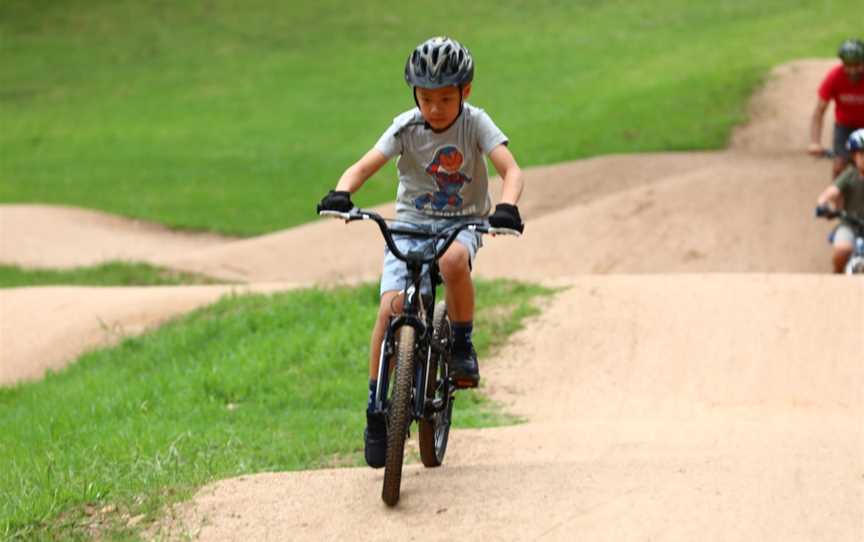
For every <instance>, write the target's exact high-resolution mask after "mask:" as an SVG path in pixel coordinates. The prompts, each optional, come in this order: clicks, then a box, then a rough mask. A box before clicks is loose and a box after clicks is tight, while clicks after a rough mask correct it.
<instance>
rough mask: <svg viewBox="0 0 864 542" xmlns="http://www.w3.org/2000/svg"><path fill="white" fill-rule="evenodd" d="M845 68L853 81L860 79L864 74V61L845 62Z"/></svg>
mask: <svg viewBox="0 0 864 542" xmlns="http://www.w3.org/2000/svg"><path fill="white" fill-rule="evenodd" d="M843 70H844V71H845V72H846V75H847V76H849V79H851V80H852V81H858V80H859V79H861V77H862V76H864V62H858V63H857V64H843Z"/></svg>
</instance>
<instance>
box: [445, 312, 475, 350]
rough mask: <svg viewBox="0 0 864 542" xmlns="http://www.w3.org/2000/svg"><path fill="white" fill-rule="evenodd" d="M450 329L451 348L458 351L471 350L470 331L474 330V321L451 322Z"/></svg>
mask: <svg viewBox="0 0 864 542" xmlns="http://www.w3.org/2000/svg"><path fill="white" fill-rule="evenodd" d="M450 329H451V330H452V331H453V350H456V351H459V352H468V351H469V350H471V347H472V344H471V332H472V331H473V330H474V321H473V320H469V321H467V322H451V324H450Z"/></svg>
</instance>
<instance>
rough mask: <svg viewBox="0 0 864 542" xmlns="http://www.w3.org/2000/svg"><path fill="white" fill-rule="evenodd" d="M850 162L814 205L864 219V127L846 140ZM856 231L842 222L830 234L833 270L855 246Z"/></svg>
mask: <svg viewBox="0 0 864 542" xmlns="http://www.w3.org/2000/svg"><path fill="white" fill-rule="evenodd" d="M846 150H848V151H849V153H850V155H851V157H852V162H853V165H850V166H849V167H847V168H846V169H845V170H844V171H843V173H841V174H840V176H839V177H837V179H835V180H834V182H833V183H832V184H830V185H829V186H828V187H827V188H826V189H825V190H824V191H823V192H822V193H821V194H820V195H819V198H818V199H817V201H816V205H817V207H827V208H828V209H830V210H832V211H835V210H840V209H844V210H845V211H846V212H847V213H849V214H851V215H853V216H855V217H856V218H859V219H861V220H864V128H861V129H858V130H855V131H854V132H852V135H850V136H849V139H848V141H847V142H846ZM854 243H855V231H854V230H853V229H852V227H851V226H850V225H849V224H846V223H843V222H841V223H840V225H839V226H837V229H836V230H834V233H833V234H832V244H833V245H834V252H833V255H832V258H831V259H832V263H833V264H834V272H835V273H842V272H843V268H844V267H845V266H846V262H847V261H848V260H849V257H850V256H851V255H852V251H853V250H854V249H855V244H854Z"/></svg>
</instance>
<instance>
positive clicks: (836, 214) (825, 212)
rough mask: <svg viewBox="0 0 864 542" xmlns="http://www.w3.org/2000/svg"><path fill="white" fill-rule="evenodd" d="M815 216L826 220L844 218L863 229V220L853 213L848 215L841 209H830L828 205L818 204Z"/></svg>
mask: <svg viewBox="0 0 864 542" xmlns="http://www.w3.org/2000/svg"><path fill="white" fill-rule="evenodd" d="M816 216H817V217H819V218H825V219H828V220H830V219H832V218H839V219H840V220H845V221H846V222H849V223H850V224H853V225H855V226H856V227H857V228H859V229H861V230H862V231H864V220H861V219H859V218H857V217H856V216H854V215H850V214H849V213H847V212H846V211H844V210H843V209H839V210H836V209H831V208H830V207H825V206H821V205H820V206H818V207H816Z"/></svg>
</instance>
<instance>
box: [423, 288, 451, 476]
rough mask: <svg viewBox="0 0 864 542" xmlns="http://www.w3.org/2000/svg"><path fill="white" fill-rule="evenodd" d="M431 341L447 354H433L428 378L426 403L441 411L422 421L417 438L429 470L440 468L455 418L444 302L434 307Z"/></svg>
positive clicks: (447, 322)
mask: <svg viewBox="0 0 864 542" xmlns="http://www.w3.org/2000/svg"><path fill="white" fill-rule="evenodd" d="M432 329H433V335H432V341H433V342H434V343H436V344H441V343H443V345H444V346H445V348H444V351H443V352H441V353H436V352H434V351H433V353H432V359H431V360H430V363H429V370H428V372H427V374H426V400H427V404H428V403H429V402H438V403H439V405H440V407H439V408H440V409H441V410H439V411H438V412H435V413H434V414H432V415H431V416H428V417H424V418H423V419H422V420H420V428H419V431H418V438H419V441H420V442H419V444H420V460H421V461H422V462H423V465H424V466H426V467H439V466H441V463H443V461H444V454H445V453H446V452H447V441H448V439H449V435H450V420H451V418H452V415H453V397H452V395H451V392H450V381H449V379H448V377H447V373H448V365H449V361H450V360H449V354H450V349H449V347H450V318H449V317H448V316H447V304H446V303H445V302H444V301H441V302H439V303H437V304H436V305H435V312H434V314H433V317H432Z"/></svg>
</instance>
